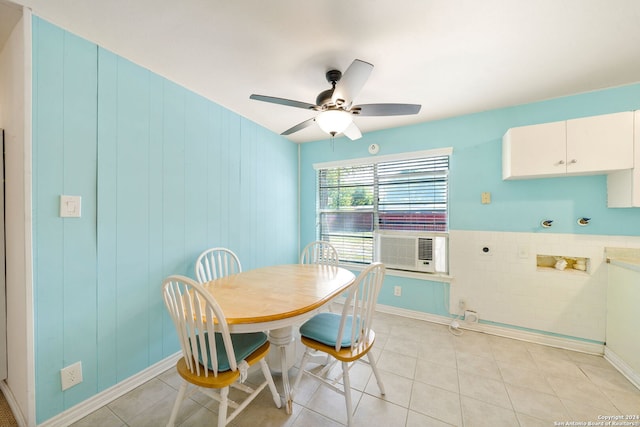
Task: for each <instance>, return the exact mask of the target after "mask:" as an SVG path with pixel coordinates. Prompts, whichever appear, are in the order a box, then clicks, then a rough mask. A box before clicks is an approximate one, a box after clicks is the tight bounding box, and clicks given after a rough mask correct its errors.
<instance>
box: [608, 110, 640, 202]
mask: <svg viewBox="0 0 640 427" xmlns="http://www.w3.org/2000/svg"><path fill="white" fill-rule="evenodd" d="M634 122H635V126H634V129H633V147H634V149H633V151H634V153H633V157H634V160H633V169H630V170H622V171H618V172H613V173H610V174H608V175H607V206H608V207H610V208H631V207H634V208H637V207H640V110H636V111H634Z"/></svg>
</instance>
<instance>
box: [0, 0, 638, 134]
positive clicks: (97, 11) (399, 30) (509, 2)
mask: <svg viewBox="0 0 640 427" xmlns="http://www.w3.org/2000/svg"><path fill="white" fill-rule="evenodd" d="M0 1H2V0H0ZM15 1H16V2H17V3H20V4H24V5H27V6H29V7H31V8H32V9H33V11H34V13H35V14H36V15H38V16H40V17H43V18H45V19H47V20H49V21H51V22H53V23H55V24H57V25H59V26H61V27H63V28H65V29H68V30H69V31H71V32H73V33H76V34H78V35H80V36H82V37H84V38H86V39H88V40H91V41H93V42H96V43H97V44H99V45H101V46H103V47H105V48H107V49H109V50H111V51H113V52H115V53H117V54H119V55H121V56H123V57H125V58H128V59H130V60H131V61H133V62H135V63H137V64H139V65H142V66H144V67H146V68H149V69H151V70H153V71H154V72H156V73H158V74H160V75H162V76H165V77H167V78H168V79H170V80H173V81H175V82H177V83H179V84H181V85H183V86H185V87H187V88H189V89H191V90H193V91H195V92H197V93H199V94H201V95H203V96H205V97H206V98H208V99H211V100H213V101H215V102H217V103H219V104H221V105H223V106H224V107H227V108H229V109H231V110H233V111H235V112H237V113H239V114H240V115H242V116H244V117H247V118H248V119H250V120H252V121H254V122H257V123H259V124H261V125H263V126H264V127H266V128H269V129H271V130H273V131H274V132H277V133H280V132H282V131H284V130H286V129H288V128H290V127H291V126H293V125H295V124H297V123H298V122H301V121H303V120H306V119H308V118H310V117H312V116H313V114H314V113H313V112H312V111H306V110H302V109H297V108H292V107H286V106H281V105H275V104H268V103H263V102H259V101H253V100H249V95H250V94H252V93H257V94H261V95H270V96H276V97H282V98H289V99H294V100H299V101H303V102H308V103H315V99H316V96H317V95H318V93H319V92H321V91H323V90H325V89H328V88H329V84H328V83H327V82H326V80H325V76H324V74H325V72H326V71H327V70H329V69H332V68H337V69H339V70H342V71H344V70H345V69H346V67H347V66H348V65H349V64H350V63H351V62H352V61H353V59H355V58H359V59H362V60H364V61H367V62H370V63H372V64H374V65H375V68H374V70H373V73H372V75H371V77H370V79H369V81H368V82H367V83H366V85H365V86H364V89H363V90H362V92H361V93H360V95H359V96H358V97H357V98H356V100H355V101H356V103H359V104H362V103H383V102H400V103H416V104H422V110H421V111H420V114H418V115H416V116H402V117H394V118H388V117H359V118H356V120H355V121H356V124H357V125H358V126H359V127H360V129H361V130H362V132H363V133H366V132H370V131H373V130H377V129H382V128H389V127H395V126H403V125H408V124H413V123H419V122H425V121H431V120H437V119H442V118H447V117H452V116H459V115H463V114H468V113H474V112H479V111H486V110H491V109H495V108H501V107H506V106H511V105H517V104H524V103H529V102H534V101H539V100H544V99H549V98H555V97H559V96H564V95H570V94H575V93H581V92H588V91H593V90H597V89H602V88H607V87H614V86H620V85H625V84H629V83H636V82H639V81H640V1H638V0H562V1H559V0H535V1H531V0H482V1H479V0H455V1H453V0H348V1H345V0H315V1H301V0H269V1H264V0H253V1H251V0H245V1H242V0H238V1H232V0H182V1H175V0H173V1H167V0H15ZM1 34H2V33H1V32H0V35H1ZM1 44H2V40H0V45H1ZM324 138H326V135H324V134H323V133H322V132H321V131H319V129H317V127H316V126H312V127H309V128H306V129H304V130H302V131H300V132H298V133H295V134H293V135H291V136H290V137H289V139H291V140H292V141H295V142H305V141H311V140H317V139H324Z"/></svg>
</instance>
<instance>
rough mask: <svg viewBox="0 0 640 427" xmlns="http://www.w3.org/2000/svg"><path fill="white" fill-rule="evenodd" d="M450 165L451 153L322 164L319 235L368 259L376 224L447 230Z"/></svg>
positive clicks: (347, 253)
mask: <svg viewBox="0 0 640 427" xmlns="http://www.w3.org/2000/svg"><path fill="white" fill-rule="evenodd" d="M448 171H449V156H448V155H443V156H432V157H424V158H412V159H408V160H392V161H385V162H379V163H377V164H368V165H367V164H359V165H357V166H341V167H334V168H324V169H323V168H321V169H319V170H318V210H317V214H318V223H319V238H320V239H321V240H325V241H328V242H330V243H331V244H333V245H334V246H335V247H336V249H337V250H338V254H339V255H340V261H342V262H354V263H364V264H368V263H370V262H372V260H373V232H374V231H375V230H413V231H437V232H443V231H447V229H448V227H447V202H448V183H447V177H448Z"/></svg>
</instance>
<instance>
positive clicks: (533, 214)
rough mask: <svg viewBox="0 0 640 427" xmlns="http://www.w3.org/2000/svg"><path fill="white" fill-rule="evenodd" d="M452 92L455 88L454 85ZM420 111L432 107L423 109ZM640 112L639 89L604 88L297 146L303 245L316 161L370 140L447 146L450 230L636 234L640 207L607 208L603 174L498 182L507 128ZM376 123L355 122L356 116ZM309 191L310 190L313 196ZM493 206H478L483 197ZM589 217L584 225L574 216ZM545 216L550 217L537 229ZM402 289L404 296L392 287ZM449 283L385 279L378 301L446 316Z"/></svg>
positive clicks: (398, 146) (400, 147)
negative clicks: (545, 226) (450, 151)
mask: <svg viewBox="0 0 640 427" xmlns="http://www.w3.org/2000/svg"><path fill="white" fill-rule="evenodd" d="M452 90H455V88H452ZM422 108H426V109H428V108H430V107H429V105H423V107H422ZM638 109H640V85H639V84H636V85H630V86H625V87H619V88H614V89H608V90H602V91H597V92H591V93H586V94H580V95H575V96H569V97H564V98H558V99H554V100H549V101H545V102H539V103H534V104H527V105H522V106H516V107H511V108H504V109H500V110H494V111H488V112H483V113H478V114H472V115H467V116H461V117H455V118H451V119H446V120H438V121H433V122H427V123H422V124H418V125H414V126H406V127H402V128H397V129H387V130H383V131H378V132H371V133H368V134H366V135H364V136H363V138H362V139H360V140H357V141H349V140H348V139H346V138H338V139H336V140H335V141H334V142H333V144H332V143H330V142H329V141H318V142H312V143H305V144H302V146H301V149H300V176H301V178H300V187H301V188H303V189H305V191H302V192H301V196H300V204H301V207H300V237H301V245H304V244H306V243H307V242H309V241H312V240H313V239H315V233H316V221H315V207H316V201H315V188H316V174H315V171H314V169H313V164H314V163H321V162H330V161H337V160H346V159H352V158H361V157H369V156H370V154H369V153H368V152H367V147H368V146H369V145H370V144H372V143H376V144H378V145H379V146H380V152H379V155H384V154H395V153H402V152H410V151H418V150H428V149H434V148H442V147H453V154H452V156H451V162H450V175H449V177H450V178H449V179H450V194H449V196H450V210H449V215H450V228H451V229H452V230H482V231H509V232H536V233H537V232H540V233H574V234H594V235H631V236H638V235H640V209H639V208H630V209H608V208H607V189H606V176H604V175H599V176H584V177H563V178H548V179H532V180H521V181H503V180H502V151H501V150H502V135H503V134H504V133H505V132H506V130H507V129H508V128H510V127H515V126H523V125H528V124H535V123H544V122H550V121H556V120H566V119H571V118H577V117H586V116H592V115H598V114H606V113H612V112H618V111H631V110H638ZM358 120H360V121H362V122H364V121H365V120H375V118H366V117H361V118H359V119H356V122H358ZM311 189H314V191H311ZM485 191H488V192H491V198H492V202H491V204H488V205H482V204H481V203H480V194H481V193H482V192H485ZM581 216H587V217H590V218H592V222H591V224H590V225H589V227H580V226H578V225H577V223H576V219H577V218H578V217H581ZM543 218H552V219H554V224H553V228H551V229H542V228H541V227H540V226H539V224H540V221H541V219H543ZM399 284H402V285H403V296H402V297H394V296H393V286H394V285H399ZM447 295H448V284H446V283H439V282H431V281H422V280H415V279H405V278H399V277H387V278H386V280H385V284H384V287H383V289H382V291H381V293H380V298H379V300H378V301H379V302H380V303H381V304H387V305H391V306H396V307H400V308H406V309H411V310H416V311H423V312H426V313H432V314H438V315H448V308H447V305H446V297H447Z"/></svg>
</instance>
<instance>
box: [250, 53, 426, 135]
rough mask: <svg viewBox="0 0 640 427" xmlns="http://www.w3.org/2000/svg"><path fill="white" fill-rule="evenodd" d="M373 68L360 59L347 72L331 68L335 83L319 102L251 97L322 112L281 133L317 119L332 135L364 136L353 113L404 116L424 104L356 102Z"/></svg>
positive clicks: (332, 81)
mask: <svg viewBox="0 0 640 427" xmlns="http://www.w3.org/2000/svg"><path fill="white" fill-rule="evenodd" d="M372 70H373V65H372V64H369V63H368V62H365V61H361V60H359V59H356V60H354V61H353V62H352V63H351V65H349V67H348V68H347V70H346V71H345V72H344V74H343V73H341V72H340V71H338V70H329V71H327V73H326V78H327V81H328V82H329V83H331V89H327V90H324V91H322V92H320V94H319V95H318V97H317V98H316V103H315V104H309V103H306V102H301V101H294V100H291V99H284V98H276V97H273V96H265V95H256V94H253V95H251V96H250V97H249V98H250V99H255V100H257V101H264V102H271V103H274V104H280V105H286V106H289V107H296V108H304V109H306V110H313V111H319V112H320V113H319V114H318V115H316V116H315V117H312V118H310V119H308V120H305V121H303V122H301V123H298V124H297V125H295V126H293V127H292V128H290V129H287V130H285V131H284V132H282V134H281V135H290V134H292V133H294V132H297V131H299V130H302V129H304V128H306V127H308V126H310V125H312V124H313V123H314V122H315V123H317V124H318V126H319V127H320V129H322V130H323V131H324V132H326V133H328V134H329V135H331V137H334V136H336V135H337V134H340V133H342V134H344V135H345V136H346V137H348V138H349V139H351V140H355V139H358V138H360V137H362V133H361V132H360V129H358V127H357V126H356V124H355V123H354V122H353V116H402V115H409V114H417V113H418V112H419V111H420V107H421V106H420V105H419V104H360V105H353V100H354V98H356V96H358V94H359V93H360V90H361V89H362V87H363V86H364V84H365V83H366V81H367V80H368V79H369V76H370V75H371V71H372Z"/></svg>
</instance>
